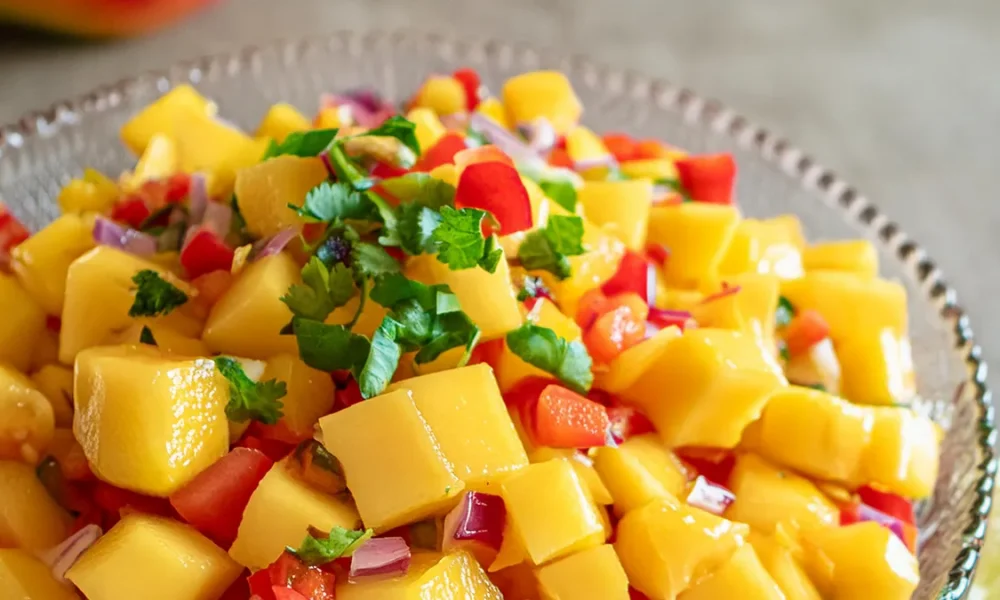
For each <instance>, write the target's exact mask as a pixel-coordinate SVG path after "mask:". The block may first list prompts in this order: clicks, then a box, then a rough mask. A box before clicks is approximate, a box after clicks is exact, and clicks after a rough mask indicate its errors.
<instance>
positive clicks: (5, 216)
mask: <svg viewBox="0 0 1000 600" xmlns="http://www.w3.org/2000/svg"><path fill="white" fill-rule="evenodd" d="M30 235H31V233H30V232H29V231H28V228H27V227H25V226H24V225H23V224H22V223H21V222H20V221H18V220H17V217H15V216H14V215H13V214H11V213H10V212H9V211H8V210H7V207H5V206H4V205H3V204H0V252H10V249H11V248H13V247H14V246H16V245H18V244H20V243H21V242H23V241H24V240H26V239H28V237H29V236H30Z"/></svg>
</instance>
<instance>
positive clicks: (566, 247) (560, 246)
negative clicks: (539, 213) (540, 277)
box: [517, 215, 584, 279]
mask: <svg viewBox="0 0 1000 600" xmlns="http://www.w3.org/2000/svg"><path fill="white" fill-rule="evenodd" d="M582 240H583V219H581V218H580V217H576V216H562V215H553V216H551V217H549V220H548V223H546V224H545V228H544V229H536V230H535V231H531V232H529V233H528V235H526V236H525V238H524V241H523V242H521V245H520V247H518V249H517V257H518V259H519V260H520V261H521V264H522V265H523V266H524V268H526V269H528V270H541V271H549V272H550V273H552V274H554V275H555V276H556V277H558V278H559V279H566V278H567V277H569V276H570V275H571V274H572V269H571V267H570V264H569V260H568V259H567V257H568V256H574V255H577V254H583V251H584V249H583V243H582Z"/></svg>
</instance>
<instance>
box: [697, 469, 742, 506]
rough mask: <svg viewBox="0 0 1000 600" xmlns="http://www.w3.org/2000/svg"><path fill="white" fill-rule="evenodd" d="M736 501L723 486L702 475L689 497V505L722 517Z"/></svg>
mask: <svg viewBox="0 0 1000 600" xmlns="http://www.w3.org/2000/svg"><path fill="white" fill-rule="evenodd" d="M734 500H736V496H735V495H734V494H733V493H732V492H730V491H729V490H727V489H726V488H724V487H722V486H721V485H716V484H714V483H712V482H710V481H709V480H707V479H705V478H704V477H702V476H701V475H699V476H698V479H695V481H694V487H692V488H691V492H690V493H689V494H688V497H687V502H688V504H690V505H691V506H696V507H698V508H700V509H702V510H704V511H708V512H710V513H712V514H713V515H722V513H724V512H726V509H727V508H729V505H730V504H732V503H733V501H734Z"/></svg>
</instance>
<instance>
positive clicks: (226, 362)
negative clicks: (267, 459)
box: [213, 356, 288, 425]
mask: <svg viewBox="0 0 1000 600" xmlns="http://www.w3.org/2000/svg"><path fill="white" fill-rule="evenodd" d="M213 360H214V361H215V367H216V369H218V370H219V373H222V376H223V377H225V378H226V380H228V381H229V403H228V404H227V405H226V417H228V418H229V420H230V421H236V422H241V421H248V420H250V419H253V420H255V421H260V422H261V423H264V424H266V425H274V424H275V423H277V422H278V420H279V419H280V418H281V408H282V403H281V398H283V397H284V396H285V394H287V393H288V390H287V386H286V385H285V382H284V381H278V380H276V379H270V380H268V381H260V382H254V381H253V380H252V379H250V378H249V377H248V376H247V374H246V372H244V371H243V366H242V365H240V363H239V362H237V361H236V360H235V359H232V358H228V357H225V356H220V357H217V358H215V359H213Z"/></svg>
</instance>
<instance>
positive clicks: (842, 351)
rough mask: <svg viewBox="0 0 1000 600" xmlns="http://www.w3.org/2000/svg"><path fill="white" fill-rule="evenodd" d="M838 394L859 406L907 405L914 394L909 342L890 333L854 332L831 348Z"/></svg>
mask: <svg viewBox="0 0 1000 600" xmlns="http://www.w3.org/2000/svg"><path fill="white" fill-rule="evenodd" d="M834 350H835V352H836V356H837V362H838V363H839V364H840V371H841V377H840V394H841V395H842V396H843V397H844V398H847V399H848V400H850V401H852V402H857V403H859V404H881V405H894V404H895V405H902V404H908V403H909V402H910V401H911V400H912V399H913V397H914V395H915V394H916V391H917V388H916V379H915V373H914V369H913V353H912V349H911V347H910V340H909V338H908V337H907V336H905V335H899V334H897V333H896V332H895V331H893V330H892V329H890V328H888V327H885V328H882V329H867V330H864V331H861V330H859V331H856V332H854V333H852V334H850V336H849V337H848V338H846V339H841V340H840V341H838V342H836V343H835V344H834Z"/></svg>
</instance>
